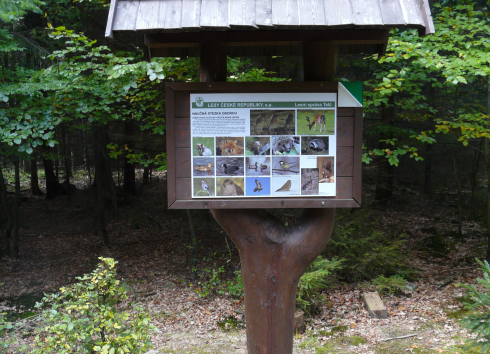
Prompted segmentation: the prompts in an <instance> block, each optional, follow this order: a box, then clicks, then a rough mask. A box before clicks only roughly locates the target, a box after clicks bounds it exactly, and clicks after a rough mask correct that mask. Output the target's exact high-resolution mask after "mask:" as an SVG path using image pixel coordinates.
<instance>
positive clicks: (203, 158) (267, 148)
mask: <svg viewBox="0 0 490 354" xmlns="http://www.w3.org/2000/svg"><path fill="white" fill-rule="evenodd" d="M248 122H249V124H250V130H249V132H250V135H249V136H215V137H209V136H208V137H199V136H193V137H192V147H193V148H192V177H193V191H192V196H193V198H212V197H294V196H305V195H306V196H331V195H335V147H334V146H332V145H331V144H335V142H336V137H335V131H336V129H335V124H336V121H335V110H334V109H317V110H316V109H299V108H298V109H283V110H281V109H260V110H259V109H250V118H249V120H248ZM332 152H333V153H332Z"/></svg>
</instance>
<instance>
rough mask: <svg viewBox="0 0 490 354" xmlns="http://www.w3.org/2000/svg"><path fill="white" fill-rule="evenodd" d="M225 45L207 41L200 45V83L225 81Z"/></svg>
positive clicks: (215, 39)
mask: <svg viewBox="0 0 490 354" xmlns="http://www.w3.org/2000/svg"><path fill="white" fill-rule="evenodd" d="M226 59H227V57H226V43H224V42H219V41H218V40H217V34H215V36H214V40H209V41H206V42H204V43H202V44H201V56H200V65H201V67H200V75H199V76H200V77H199V81H201V82H216V81H221V82H224V81H226V70H227V69H226Z"/></svg>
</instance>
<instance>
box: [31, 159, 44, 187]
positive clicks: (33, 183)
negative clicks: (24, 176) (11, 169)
mask: <svg viewBox="0 0 490 354" xmlns="http://www.w3.org/2000/svg"><path fill="white" fill-rule="evenodd" d="M31 193H32V195H43V192H41V189H40V188H39V179H38V176H37V161H36V158H33V159H32V160H31Z"/></svg>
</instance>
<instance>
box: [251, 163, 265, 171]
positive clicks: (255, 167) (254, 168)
mask: <svg viewBox="0 0 490 354" xmlns="http://www.w3.org/2000/svg"><path fill="white" fill-rule="evenodd" d="M261 166H262V164H261ZM248 168H250V169H252V170H256V169H257V162H255V165H250V166H248Z"/></svg>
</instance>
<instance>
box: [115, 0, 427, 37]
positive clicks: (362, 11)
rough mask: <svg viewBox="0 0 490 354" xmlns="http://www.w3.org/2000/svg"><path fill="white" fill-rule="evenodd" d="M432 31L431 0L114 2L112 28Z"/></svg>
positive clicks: (173, 30) (160, 0)
mask: <svg viewBox="0 0 490 354" xmlns="http://www.w3.org/2000/svg"><path fill="white" fill-rule="evenodd" d="M395 27H408V28H416V29H418V30H419V32H420V33H421V34H430V33H434V25H433V23H432V17H431V14H430V8H429V4H428V0H343V1H340V0H111V7H110V10H109V18H108V21H107V29H106V36H107V37H112V36H113V32H118V31H140V32H144V33H148V32H162V33H165V32H188V31H210V30H212V31H227V30H233V29H236V30H257V29H259V30H260V29H266V30H270V29H274V28H277V29H285V30H305V29H317V30H321V29H343V28H345V29H363V28H366V29H380V28H395Z"/></svg>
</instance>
